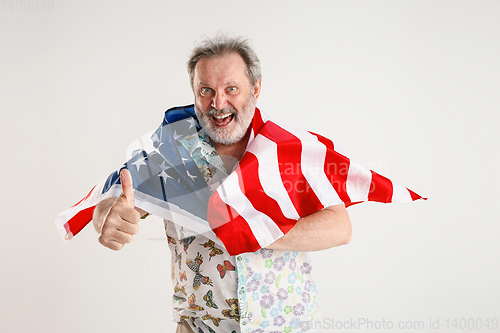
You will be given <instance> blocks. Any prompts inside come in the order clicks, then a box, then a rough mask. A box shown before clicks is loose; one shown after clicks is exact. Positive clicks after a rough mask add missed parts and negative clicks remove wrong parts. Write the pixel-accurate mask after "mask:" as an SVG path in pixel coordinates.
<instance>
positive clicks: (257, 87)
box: [253, 79, 262, 101]
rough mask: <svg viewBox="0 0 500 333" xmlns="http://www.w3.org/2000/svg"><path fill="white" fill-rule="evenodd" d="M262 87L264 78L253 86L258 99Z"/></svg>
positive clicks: (255, 96) (254, 95)
mask: <svg viewBox="0 0 500 333" xmlns="http://www.w3.org/2000/svg"><path fill="white" fill-rule="evenodd" d="M261 87H262V79H259V80H258V81H257V82H256V83H255V86H254V87H253V97H254V98H255V100H256V101H257V99H258V98H259V95H260V88H261Z"/></svg>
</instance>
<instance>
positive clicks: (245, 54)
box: [187, 34, 262, 88]
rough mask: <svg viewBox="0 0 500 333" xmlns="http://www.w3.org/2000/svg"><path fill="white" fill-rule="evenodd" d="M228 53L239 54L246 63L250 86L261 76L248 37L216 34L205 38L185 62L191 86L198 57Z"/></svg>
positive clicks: (257, 59) (210, 56) (258, 62)
mask: <svg viewBox="0 0 500 333" xmlns="http://www.w3.org/2000/svg"><path fill="white" fill-rule="evenodd" d="M228 53H237V54H239V55H240V56H241V57H242V58H243V60H244V61H245V64H246V65H247V70H246V74H247V77H248V79H249V80H250V83H251V84H252V86H255V84H256V83H257V81H258V80H259V79H260V78H261V77H262V75H261V71H260V61H259V58H258V57H257V54H256V53H255V51H254V50H253V49H252V48H251V47H250V42H249V40H248V39H245V38H243V37H228V36H226V35H222V34H220V35H217V36H215V37H214V38H206V39H205V40H203V41H202V42H201V43H200V44H199V45H198V46H196V47H195V48H194V50H193V52H192V53H191V57H190V58H189V60H188V62H187V68H188V73H189V80H190V82H191V88H193V87H194V86H193V83H194V69H195V67H196V64H197V63H198V61H200V59H203V58H212V57H219V56H223V55H226V54H228Z"/></svg>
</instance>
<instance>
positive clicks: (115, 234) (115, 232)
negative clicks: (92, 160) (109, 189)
mask: <svg viewBox="0 0 500 333" xmlns="http://www.w3.org/2000/svg"><path fill="white" fill-rule="evenodd" d="M120 180H121V183H122V193H121V194H120V196H119V197H118V198H110V199H106V200H103V201H102V202H100V203H99V204H98V205H97V206H96V209H95V211H94V217H93V220H94V225H95V227H96V229H97V230H98V231H99V230H100V236H99V242H100V243H101V244H102V245H104V246H106V247H108V248H110V249H111V250H116V251H118V250H120V249H121V248H122V247H123V246H124V245H125V244H127V243H130V242H131V241H132V237H133V235H135V234H136V233H137V232H138V231H139V225H138V224H137V223H138V222H139V219H140V218H141V215H143V214H141V213H145V212H143V211H142V210H140V211H141V213H139V211H138V210H139V209H138V208H135V206H134V202H135V201H134V190H133V188H132V176H131V175H130V172H129V171H128V170H127V169H123V170H122V171H121V172H120Z"/></svg>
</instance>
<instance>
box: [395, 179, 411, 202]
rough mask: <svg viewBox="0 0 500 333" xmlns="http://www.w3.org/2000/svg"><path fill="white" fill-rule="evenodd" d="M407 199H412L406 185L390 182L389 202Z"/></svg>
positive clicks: (405, 200)
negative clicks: (390, 195) (390, 198)
mask: <svg viewBox="0 0 500 333" xmlns="http://www.w3.org/2000/svg"><path fill="white" fill-rule="evenodd" d="M391 182H392V181H391ZM407 201H412V198H411V195H410V192H408V190H407V189H406V187H404V186H401V185H399V184H396V183H394V182H392V201H391V202H407Z"/></svg>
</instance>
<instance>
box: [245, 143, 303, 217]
mask: <svg viewBox="0 0 500 333" xmlns="http://www.w3.org/2000/svg"><path fill="white" fill-rule="evenodd" d="M247 152H250V153H252V154H254V155H255V156H256V157H257V159H258V161H259V168H258V172H259V179H260V183H261V184H262V188H263V189H264V192H265V193H266V194H267V195H268V196H269V197H271V198H273V199H274V200H276V201H277V202H278V205H279V206H280V208H281V211H282V212H283V215H284V216H285V217H287V218H289V219H294V220H297V219H299V218H300V216H299V213H297V210H296V209H295V206H294V205H293V203H292V200H291V199H290V196H289V195H288V192H287V190H286V188H285V186H284V185H283V182H282V180H281V175H280V169H279V162H278V146H277V145H276V143H275V142H274V141H272V140H269V139H268V138H266V137H265V136H262V135H260V134H259V135H257V137H256V138H255V140H254V141H253V142H252V145H251V146H250V147H249V148H248V149H247Z"/></svg>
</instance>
